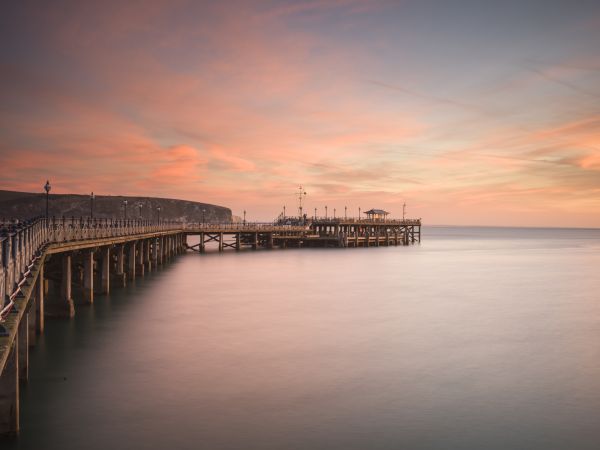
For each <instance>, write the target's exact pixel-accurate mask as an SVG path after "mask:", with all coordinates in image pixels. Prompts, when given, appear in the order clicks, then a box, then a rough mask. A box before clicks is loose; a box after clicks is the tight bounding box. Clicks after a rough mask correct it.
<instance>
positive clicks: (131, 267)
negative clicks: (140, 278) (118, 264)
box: [127, 241, 137, 280]
mask: <svg viewBox="0 0 600 450" xmlns="http://www.w3.org/2000/svg"><path fill="white" fill-rule="evenodd" d="M136 244H137V243H136V242H135V241H134V242H131V243H130V244H129V255H128V258H127V266H128V267H127V278H129V279H130V280H135V263H136V261H135V247H136Z"/></svg>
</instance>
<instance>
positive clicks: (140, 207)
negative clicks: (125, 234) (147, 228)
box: [138, 202, 144, 219]
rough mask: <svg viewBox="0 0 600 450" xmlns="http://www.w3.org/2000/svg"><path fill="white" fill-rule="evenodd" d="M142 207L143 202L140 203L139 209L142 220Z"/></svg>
mask: <svg viewBox="0 0 600 450" xmlns="http://www.w3.org/2000/svg"><path fill="white" fill-rule="evenodd" d="M142 206H144V204H143V203H142V202H139V203H138V208H139V209H140V219H141V218H142Z"/></svg>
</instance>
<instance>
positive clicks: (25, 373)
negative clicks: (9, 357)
mask: <svg viewBox="0 0 600 450" xmlns="http://www.w3.org/2000/svg"><path fill="white" fill-rule="evenodd" d="M28 317H29V316H28V315H27V314H23V317H21V321H20V322H19V328H18V329H17V337H16V338H17V339H18V340H19V344H18V349H19V380H20V381H27V380H28V379H29V323H28V320H27V319H28Z"/></svg>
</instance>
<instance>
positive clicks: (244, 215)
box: [244, 210, 246, 225]
mask: <svg viewBox="0 0 600 450" xmlns="http://www.w3.org/2000/svg"><path fill="white" fill-rule="evenodd" d="M244 225H246V210H244Z"/></svg>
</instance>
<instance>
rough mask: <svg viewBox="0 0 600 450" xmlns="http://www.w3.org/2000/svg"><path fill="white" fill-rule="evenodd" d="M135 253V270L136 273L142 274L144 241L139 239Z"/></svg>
mask: <svg viewBox="0 0 600 450" xmlns="http://www.w3.org/2000/svg"><path fill="white" fill-rule="evenodd" d="M137 247H138V249H137V253H136V259H137V271H138V275H139V276H142V277H143V276H144V272H145V270H144V241H143V240H142V241H140V242H139V245H138V246H137Z"/></svg>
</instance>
